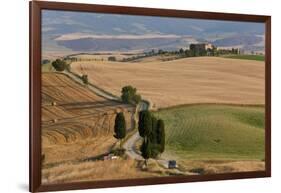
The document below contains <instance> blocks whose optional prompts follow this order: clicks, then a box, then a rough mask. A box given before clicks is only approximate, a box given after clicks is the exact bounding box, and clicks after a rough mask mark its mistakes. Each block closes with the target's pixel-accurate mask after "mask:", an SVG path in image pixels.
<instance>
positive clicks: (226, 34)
mask: <svg viewBox="0 0 281 193" xmlns="http://www.w3.org/2000/svg"><path fill="white" fill-rule="evenodd" d="M198 42H210V43H213V44H214V45H216V46H221V47H231V46H233V47H240V48H244V49H247V51H257V50H261V51H262V50H264V25H263V24H261V23H249V22H229V21H214V20H199V19H181V18H166V17H148V16H130V15H116V14H94V13H84V12H67V11H49V10H44V11H43V14H42V43H43V53H44V52H48V51H64V50H65V51H77V52H79V51H80V52H95V51H131V50H149V49H164V50H165V49H166V50H173V49H178V48H181V47H188V45H189V44H190V43H198Z"/></svg>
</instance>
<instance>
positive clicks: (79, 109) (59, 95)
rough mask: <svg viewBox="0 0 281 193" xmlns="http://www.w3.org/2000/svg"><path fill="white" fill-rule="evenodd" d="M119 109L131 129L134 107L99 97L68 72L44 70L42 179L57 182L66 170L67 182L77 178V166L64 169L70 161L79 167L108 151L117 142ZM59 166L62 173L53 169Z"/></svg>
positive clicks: (44, 181)
mask: <svg viewBox="0 0 281 193" xmlns="http://www.w3.org/2000/svg"><path fill="white" fill-rule="evenodd" d="M120 111H122V112H124V114H125V118H126V120H127V128H128V129H130V128H131V117H132V116H133V114H132V112H133V111H134V107H133V106H131V105H126V104H122V103H120V102H118V101H111V100H107V99H105V98H103V97H101V96H98V95H96V94H95V93H93V92H92V91H90V90H89V89H87V87H86V86H83V85H81V84H78V83H77V82H75V81H73V80H72V79H71V78H70V77H68V76H67V75H65V74H62V73H54V72H50V73H43V74H42V110H41V114H42V117H41V128H42V131H41V132H42V174H43V175H42V182H43V183H50V182H54V181H57V182H58V181H59V179H60V178H62V177H61V175H62V173H64V172H65V173H64V174H63V176H64V178H67V179H66V181H67V180H70V179H76V177H77V176H76V177H75V176H73V173H75V172H76V170H77V168H75V167H67V171H65V170H63V171H62V168H65V167H64V166H65V165H69V164H72V165H73V166H77V167H78V168H80V167H81V165H82V166H83V165H84V163H85V160H87V159H89V158H93V157H96V156H100V155H102V154H104V153H107V152H109V151H110V150H111V149H112V147H113V146H114V145H115V144H116V142H117V140H116V139H115V138H114V137H113V133H114V132H113V127H114V120H115V116H116V113H117V112H120ZM92 165H94V164H92ZM114 167H119V165H118V164H117V165H116V164H115V165H114ZM58 168H60V169H59V171H60V173H56V172H51V171H54V170H55V171H58ZM50 172H51V173H52V175H51V179H55V180H54V181H52V180H51V179H50V176H49V175H50V174H49V173H50ZM76 173H77V172H76Z"/></svg>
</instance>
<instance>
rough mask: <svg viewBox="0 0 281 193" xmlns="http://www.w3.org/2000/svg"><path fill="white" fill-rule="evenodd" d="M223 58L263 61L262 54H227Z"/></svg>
mask: <svg viewBox="0 0 281 193" xmlns="http://www.w3.org/2000/svg"><path fill="white" fill-rule="evenodd" d="M222 57H223V58H233V59H243V60H257V61H264V55H228V56H222Z"/></svg>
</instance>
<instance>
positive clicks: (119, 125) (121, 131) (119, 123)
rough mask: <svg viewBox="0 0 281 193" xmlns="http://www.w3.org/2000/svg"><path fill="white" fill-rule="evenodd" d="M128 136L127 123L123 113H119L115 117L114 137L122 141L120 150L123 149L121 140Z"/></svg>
mask: <svg viewBox="0 0 281 193" xmlns="http://www.w3.org/2000/svg"><path fill="white" fill-rule="evenodd" d="M125 136H126V121H125V117H124V114H123V112H120V113H117V115H116V117H115V124H114V137H115V138H116V139H118V140H120V148H121V140H122V139H123V138H124V137H125Z"/></svg>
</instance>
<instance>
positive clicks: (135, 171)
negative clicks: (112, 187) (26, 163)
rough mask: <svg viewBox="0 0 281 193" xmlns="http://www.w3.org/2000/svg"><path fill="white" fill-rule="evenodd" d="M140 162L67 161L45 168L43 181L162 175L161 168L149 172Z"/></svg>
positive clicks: (129, 160)
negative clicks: (142, 167)
mask: <svg viewBox="0 0 281 193" xmlns="http://www.w3.org/2000/svg"><path fill="white" fill-rule="evenodd" d="M138 164H139V163H138V162H137V161H135V160H133V159H125V160H123V159H118V160H106V161H95V162H91V161H89V162H87V161H85V162H78V163H66V164H61V165H59V166H55V167H52V168H47V169H45V170H43V172H42V177H43V180H42V182H43V183H44V184H52V183H66V182H78V181H93V180H95V181H98V180H108V179H111V180H114V179H128V178H130V179H132V178H147V177H153V176H160V172H161V171H160V170H159V171H155V172H154V173H153V172H150V173H148V172H147V171H143V170H142V169H140V168H139V167H138Z"/></svg>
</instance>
